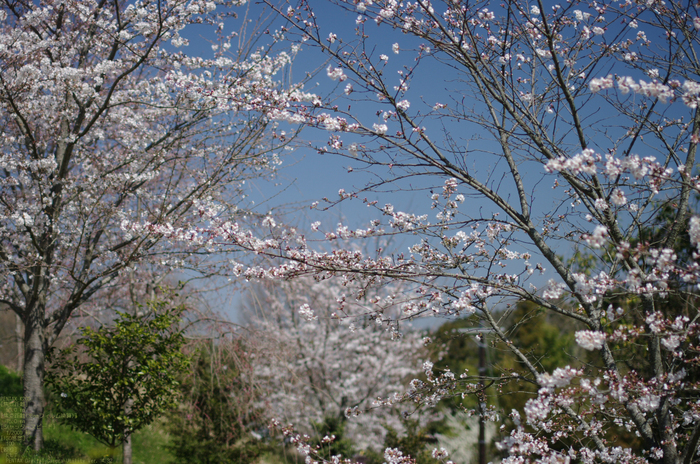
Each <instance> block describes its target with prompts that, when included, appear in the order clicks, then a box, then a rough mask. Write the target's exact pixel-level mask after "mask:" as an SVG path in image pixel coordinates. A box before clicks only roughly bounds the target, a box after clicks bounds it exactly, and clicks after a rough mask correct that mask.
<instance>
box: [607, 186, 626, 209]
mask: <svg viewBox="0 0 700 464" xmlns="http://www.w3.org/2000/svg"><path fill="white" fill-rule="evenodd" d="M610 201H612V202H613V204H614V205H617V206H623V205H625V204H627V197H626V196H625V194H624V193H623V192H622V190H620V189H619V188H616V189H615V190H613V192H612V195H610Z"/></svg>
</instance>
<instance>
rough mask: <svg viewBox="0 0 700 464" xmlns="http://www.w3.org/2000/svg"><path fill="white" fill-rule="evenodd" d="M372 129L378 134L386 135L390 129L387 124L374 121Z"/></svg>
mask: <svg viewBox="0 0 700 464" xmlns="http://www.w3.org/2000/svg"><path fill="white" fill-rule="evenodd" d="M372 130H373V131H374V132H375V133H376V134H377V135H384V134H386V131H388V130H389V128H388V127H387V125H386V124H377V123H374V124H373V125H372Z"/></svg>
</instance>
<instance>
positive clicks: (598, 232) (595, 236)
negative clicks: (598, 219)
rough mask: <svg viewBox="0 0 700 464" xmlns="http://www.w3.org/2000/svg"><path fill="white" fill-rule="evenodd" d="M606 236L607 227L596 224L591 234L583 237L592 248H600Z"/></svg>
mask: <svg viewBox="0 0 700 464" xmlns="http://www.w3.org/2000/svg"><path fill="white" fill-rule="evenodd" d="M607 237H608V228H607V227H605V226H602V225H598V226H596V228H595V230H594V231H593V233H592V234H591V235H588V236H586V237H585V239H586V243H588V244H589V245H590V246H591V247H593V248H600V247H602V246H603V245H604V244H605V239H606V238H607Z"/></svg>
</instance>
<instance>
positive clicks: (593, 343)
mask: <svg viewBox="0 0 700 464" xmlns="http://www.w3.org/2000/svg"><path fill="white" fill-rule="evenodd" d="M604 343H605V334H604V333H603V332H594V331H592V330H579V331H578V332H576V344H577V345H578V346H580V347H581V348H583V349H584V350H589V351H593V350H599V349H601V348H603V344H604Z"/></svg>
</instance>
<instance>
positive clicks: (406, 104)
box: [396, 100, 411, 111]
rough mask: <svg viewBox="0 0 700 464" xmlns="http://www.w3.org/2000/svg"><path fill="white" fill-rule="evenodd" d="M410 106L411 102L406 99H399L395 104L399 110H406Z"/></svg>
mask: <svg viewBox="0 0 700 464" xmlns="http://www.w3.org/2000/svg"><path fill="white" fill-rule="evenodd" d="M410 106H411V102H410V101H408V100H401V101H400V102H398V103H397V104H396V107H397V108H398V109H400V110H401V111H406V110H407V109H408V108H409V107H410Z"/></svg>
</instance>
